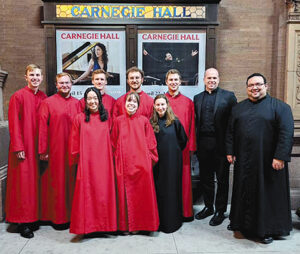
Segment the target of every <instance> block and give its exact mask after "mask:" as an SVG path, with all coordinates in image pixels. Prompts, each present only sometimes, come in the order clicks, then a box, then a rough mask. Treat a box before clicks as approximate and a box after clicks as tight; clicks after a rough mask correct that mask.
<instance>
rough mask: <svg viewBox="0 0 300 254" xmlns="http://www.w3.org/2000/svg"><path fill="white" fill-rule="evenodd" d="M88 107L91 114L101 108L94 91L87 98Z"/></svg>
mask: <svg viewBox="0 0 300 254" xmlns="http://www.w3.org/2000/svg"><path fill="white" fill-rule="evenodd" d="M86 106H87V108H88V109H89V110H90V112H92V113H95V112H97V111H98V108H99V99H98V96H97V94H96V93H95V92H94V91H90V92H89V93H88V94H87V97H86Z"/></svg>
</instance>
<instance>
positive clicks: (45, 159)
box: [40, 153, 49, 161]
mask: <svg viewBox="0 0 300 254" xmlns="http://www.w3.org/2000/svg"><path fill="white" fill-rule="evenodd" d="M48 157H49V156H48V154H47V153H43V154H40V160H41V161H47V160H48Z"/></svg>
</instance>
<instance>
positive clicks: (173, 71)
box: [166, 69, 182, 80]
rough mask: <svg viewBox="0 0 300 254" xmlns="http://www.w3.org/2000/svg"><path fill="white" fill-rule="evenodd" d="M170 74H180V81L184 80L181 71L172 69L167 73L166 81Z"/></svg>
mask: <svg viewBox="0 0 300 254" xmlns="http://www.w3.org/2000/svg"><path fill="white" fill-rule="evenodd" d="M170 74H178V76H179V79H180V80H181V79H182V77H181V74H180V72H179V70H176V69H170V70H168V72H167V73H166V80H167V79H168V77H169V75H170Z"/></svg>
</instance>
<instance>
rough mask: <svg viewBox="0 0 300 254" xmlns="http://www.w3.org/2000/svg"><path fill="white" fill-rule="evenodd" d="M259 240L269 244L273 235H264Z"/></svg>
mask: <svg viewBox="0 0 300 254" xmlns="http://www.w3.org/2000/svg"><path fill="white" fill-rule="evenodd" d="M260 242H261V243H264V244H270V243H272V242H273V237H271V236H265V237H264V238H262V239H260Z"/></svg>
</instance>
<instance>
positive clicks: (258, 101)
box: [249, 94, 269, 103]
mask: <svg viewBox="0 0 300 254" xmlns="http://www.w3.org/2000/svg"><path fill="white" fill-rule="evenodd" d="M267 97H269V95H268V94H266V96H264V97H262V98H260V99H258V100H257V101H252V100H250V99H249V101H251V102H252V103H260V102H261V101H263V100H264V99H266V98H267Z"/></svg>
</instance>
